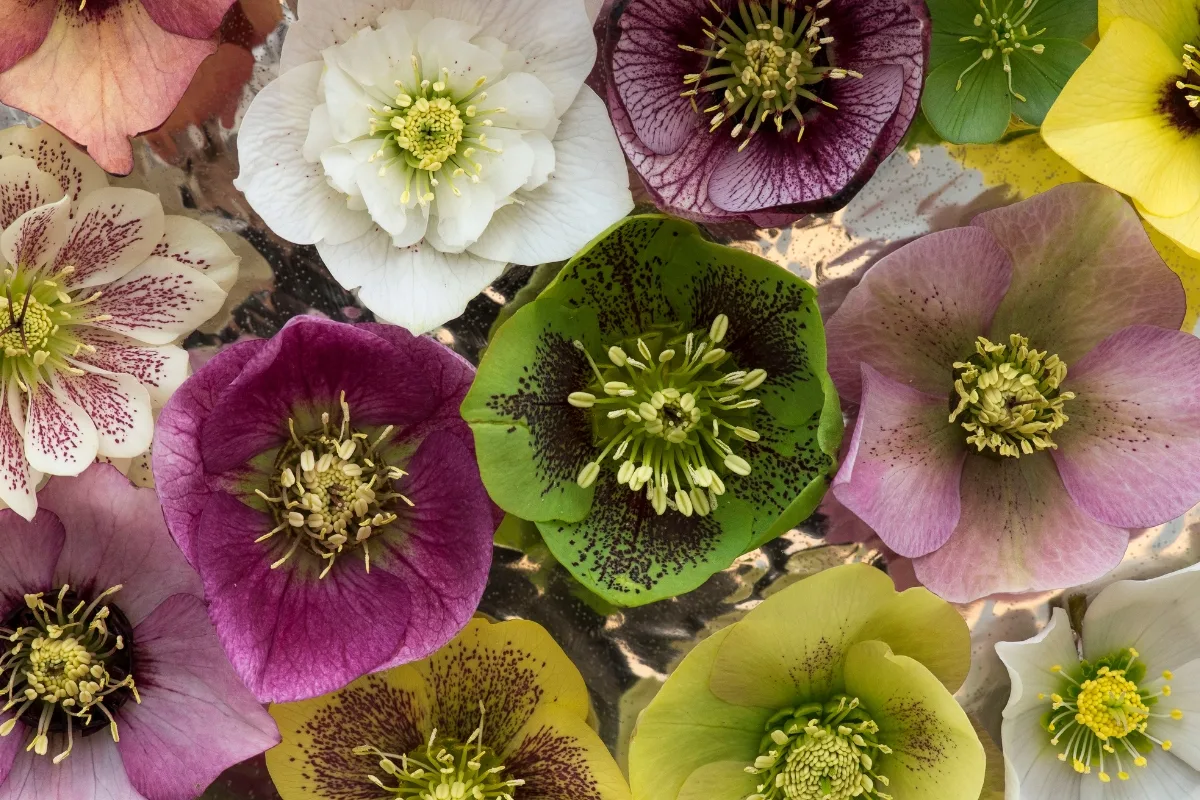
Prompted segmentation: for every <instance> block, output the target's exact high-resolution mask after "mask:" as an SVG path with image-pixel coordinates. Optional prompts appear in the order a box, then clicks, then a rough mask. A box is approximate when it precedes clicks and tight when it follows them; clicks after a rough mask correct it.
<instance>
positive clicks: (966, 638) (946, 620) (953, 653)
mask: <svg viewBox="0 0 1200 800" xmlns="http://www.w3.org/2000/svg"><path fill="white" fill-rule="evenodd" d="M858 639H859V641H868V640H871V639H878V640H880V641H883V642H887V644H888V645H889V646H890V647H891V648H892V652H893V653H896V654H897V655H902V656H908V657H909V658H913V659H916V660H917V661H919V662H921V663H922V664H924V665H925V667H926V668H927V669H928V670H929V671H930V672H932V673H933V674H934V675H936V676H937V677H938V680H940V681H941V682H942V683H943V684H944V685H945V687H946V688H947V689H949V690H950V691H951V692H957V691H958V689H959V687H960V686H962V684H963V681H965V680H966V679H967V672H968V671H969V670H970V669H971V630H970V628H968V627H967V623H966V621H965V620H964V619H963V618H962V615H961V614H959V613H958V610H957V609H956V608H955V607H954V606H952V605H951V604H950V603H947V602H946V601H945V600H943V599H941V598H940V597H938V596H937V595H935V594H933V592H930V591H929V590H928V589H923V588H920V587H917V588H913V589H908V590H907V591H904V592H901V593H900V594H899V595H897V596H896V598H895V599H894V600H893V601H892V602H890V603H888V604H887V605H886V606H884V607H883V608H882V609H880V611H879V612H878V613H877V614H876V615H875V616H874V617H872V618H871V620H870V622H868V623H867V624H866V625H865V626H864V627H863V629H862V632H861V633H860V634H859V636H858Z"/></svg>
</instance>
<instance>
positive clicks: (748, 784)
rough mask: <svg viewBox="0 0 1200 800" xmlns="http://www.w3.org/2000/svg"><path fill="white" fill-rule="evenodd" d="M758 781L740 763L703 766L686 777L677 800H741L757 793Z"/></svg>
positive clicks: (720, 762)
mask: <svg viewBox="0 0 1200 800" xmlns="http://www.w3.org/2000/svg"><path fill="white" fill-rule="evenodd" d="M758 780H759V779H758V778H756V777H755V776H754V775H750V774H748V773H747V772H746V765H745V764H744V763H742V762H740V761H718V762H716V763H713V764H705V765H704V766H703V767H701V768H700V769H698V770H696V771H695V772H693V773H692V774H691V775H690V776H689V777H688V779H687V783H685V784H684V785H683V789H682V790H681V791H680V792H679V798H678V800H742V798H744V797H746V796H747V795H751V794H754V792H755V791H757V789H758Z"/></svg>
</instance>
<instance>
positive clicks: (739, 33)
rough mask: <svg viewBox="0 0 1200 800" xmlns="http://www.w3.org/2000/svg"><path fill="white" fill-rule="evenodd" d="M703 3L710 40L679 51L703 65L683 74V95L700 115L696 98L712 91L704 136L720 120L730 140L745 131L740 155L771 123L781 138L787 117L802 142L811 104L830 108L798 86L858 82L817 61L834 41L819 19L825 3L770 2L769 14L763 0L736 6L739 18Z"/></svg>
mask: <svg viewBox="0 0 1200 800" xmlns="http://www.w3.org/2000/svg"><path fill="white" fill-rule="evenodd" d="M709 1H710V2H711V3H712V6H713V8H714V9H716V11H717V13H718V14H720V19H719V21H718V22H716V23H714V22H712V21H711V20H709V19H708V18H707V17H702V18H701V19H703V21H704V24H705V25H707V26H708V27H707V28H705V30H704V35H705V36H706V37H707V38H708V39H709V42H708V43H706V44H705V45H703V46H701V47H693V46H691V45H688V44H681V45H679V47H680V48H681V49H683V50H685V51H687V52H689V53H697V54H699V55H702V56H704V57H705V58H706V59H707V62H706V64H705V66H704V69H703V70H702V71H701V72H698V73H693V74H689V75H685V76H684V79H683V82H684V85H685V87H687V88H686V90H685V91H684V92H683V96H684V97H688V98H691V102H692V106H693V108H696V109H697V110H699V106H698V104H697V98H698V97H699V96H700V95H701V93H704V94H706V95H707V94H710V93H711V95H712V97H713V98H714V99H715V101H716V102H715V103H714V104H713V105H711V106H709V107H707V108H705V109H704V113H705V114H712V115H713V116H712V120H711V123H710V127H711V131H716V130H717V128H719V127H721V125H723V124H724V123H725V122H726V121H732V122H733V123H734V124H733V129H732V131H731V133H732V135H733V137H734V138H735V139H736V138H737V137H738V136H740V135H741V134H742V132H743V131H747V133H746V139H745V140H744V141H743V142H742V143H741V145H740V146H739V148H738V149H739V150H743V149H745V148H746V146H747V145H749V143H750V139H751V137H753V136H754V134H755V133H757V132H758V129H759V128H760V127H761V126H762V124H763V123H764V122H766V121H767V120H768V119H771V118H774V123H775V130H776V131H777V132H780V133H781V132H782V131H783V129H784V125H785V124H786V123H787V122H788V121H789V117H791V118H794V119H795V121H796V122H797V123H798V125H799V132H798V133H797V135H796V140H797V141H799V140H800V138H801V137H803V136H804V127H805V121H804V112H805V110H806V109H807V108H808V107H810V104H811V103H817V104H819V105H822V106H826V107H828V108H832V109H836V108H837V107H836V106H834V105H833V104H832V103H830V102H828V101H827V100H825V99H823V98H822V97H820V96H818V95H817V94H816V93H815V92H813V91H811V90H810V89H808V88H805V87H809V86H814V85H816V84H818V83H820V82H821V81H822V80H824V79H825V78H833V79H840V78H850V77H853V78H861V77H862V74H861V73H858V72H855V71H854V70H851V69H843V68H840V67H833V66H820V65H818V64H817V63H816V61H817V59H818V58H819V57H820V55H821V54H822V53H823V52H824V53H825V54H826V56H828V51H827V50H826V48H827V47H828V46H829V45H830V44H832V43H833V37H832V36H829V35H826V34H824V33H823V32H822V30H821V29H822V28H823V27H824V26H826V25H828V24H829V18H828V17H822V16H820V12H821V9H823V8H824V7H825V6H827V5H829V3H830V0H818V2H817V3H816V4H815V5H812V6H804V7H803V9H804V11H803V13H799V11H798V8H799V3H798V2H797V0H770V2H769V6H770V8H769V10H768V8H767V6H768V2H767V0H739V1H738V15H737V16H738V19H734V17H733V16H731V15H730V14H727V13H726V12H725V11H724V10H723V9H722V8H721V7H720V6H718V5H717V4H716V3H715V2H713V0H709ZM826 60H828V59H826Z"/></svg>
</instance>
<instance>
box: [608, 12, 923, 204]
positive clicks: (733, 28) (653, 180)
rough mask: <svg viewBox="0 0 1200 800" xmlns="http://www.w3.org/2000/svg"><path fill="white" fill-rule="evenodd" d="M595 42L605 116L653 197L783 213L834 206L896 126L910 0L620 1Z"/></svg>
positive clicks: (901, 123) (905, 86) (907, 69)
mask: <svg viewBox="0 0 1200 800" xmlns="http://www.w3.org/2000/svg"><path fill="white" fill-rule="evenodd" d="M614 13H615V14H616V16H615V17H614V18H613V19H612V20H611V21H610V23H609V27H608V30H607V31H606V32H604V33H603V35H602V37H601V38H602V40H603V41H604V45H605V50H606V52H605V54H604V56H603V58H604V67H605V84H606V90H607V101H608V106H609V112H610V113H611V115H612V120H613V125H614V127H615V128H616V131H617V136H618V138H619V139H620V141H621V145H622V147H624V149H625V154H626V156H628V158H629V160H630V163H632V164H633V166H634V168H635V169H636V170H637V171H638V173H639V174H640V175H641V177H642V180H643V182H644V183H645V184H646V188H647V189H648V190H649V191H650V193H651V194H652V195H653V196H654V200H655V202H656V203H657V204H658V206H659V207H661V208H663V209H665V210H668V211H670V212H671V213H673V214H676V215H679V216H682V217H686V218H688V219H693V220H697V221H700V222H721V221H731V220H746V221H749V222H751V223H753V224H756V225H762V226H768V225H783V224H789V223H791V222H793V221H795V220H796V219H798V218H799V217H801V216H803V215H804V214H808V213H812V212H818V211H829V210H833V209H837V208H841V207H842V206H844V205H845V204H846V203H847V202H849V201H850V198H852V197H853V196H854V195H855V194H856V193H857V192H858V190H859V189H861V188H862V187H863V185H864V184H865V183H866V182H867V180H868V179H869V178H870V177H871V175H873V174H874V172H875V169H876V167H878V166H879V164H880V162H881V161H882V160H883V159H884V158H886V157H887V156H888V155H889V154H890V153H891V152H892V151H893V150H895V149H896V146H897V145H898V144H899V143H900V140H901V139H902V138H903V137H904V134H905V132H906V131H907V130H908V127H909V125H910V124H911V123H912V120H913V117H914V115H915V114H916V112H917V106H918V99H919V97H920V94H921V86H922V84H923V82H924V71H925V61H926V57H927V55H928V50H929V31H930V26H929V14H928V11H927V10H926V8H925V4H924V3H923V2H921V0H811V2H807V3H806V2H801V0H628V2H627V3H626V4H625V6H624V9H623V10H621V11H618V12H614Z"/></svg>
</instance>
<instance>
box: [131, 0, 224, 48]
mask: <svg viewBox="0 0 1200 800" xmlns="http://www.w3.org/2000/svg"><path fill="white" fill-rule="evenodd" d="M234 2H235V0H142V5H144V6H145V7H146V11H147V12H149V14H150V18H151V19H153V20H154V22H155V23H156V24H157V25H158V27H160V28H162V29H163V30H165V31H169V32H170V33H177V34H179V35H180V36H187V37H189V38H191V39H207V38H208V37H209V36H211V35H212V34H213V32H214V31H215V30H216V29H217V28H219V27H220V26H221V20H222V19H223V18H224V17H225V12H226V11H228V10H229V7H230V6H232V5H233V4H234Z"/></svg>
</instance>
